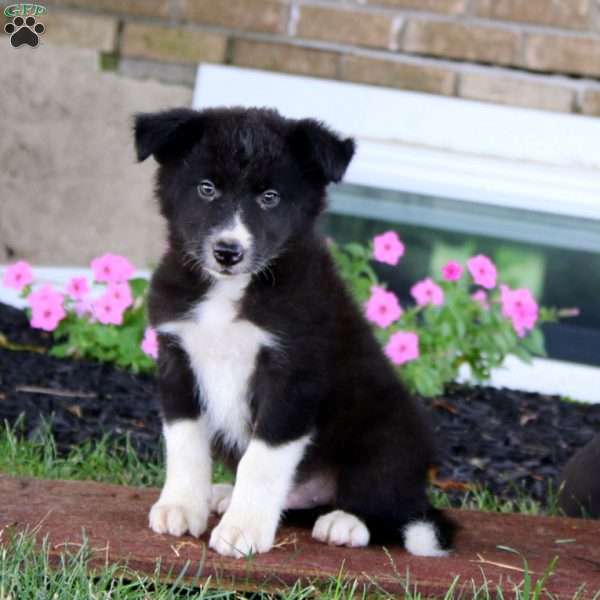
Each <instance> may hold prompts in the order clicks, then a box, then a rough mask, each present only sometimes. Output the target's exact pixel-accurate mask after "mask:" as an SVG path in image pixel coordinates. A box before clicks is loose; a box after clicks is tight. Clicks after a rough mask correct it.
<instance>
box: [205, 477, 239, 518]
mask: <svg viewBox="0 0 600 600" xmlns="http://www.w3.org/2000/svg"><path fill="white" fill-rule="evenodd" d="M232 494H233V486H232V485H231V484H230V483H215V484H214V485H213V486H212V493H211V496H210V512H214V513H217V514H218V515H222V514H223V513H224V512H225V511H226V510H227V509H228V508H229V504H230V503H231V495H232Z"/></svg>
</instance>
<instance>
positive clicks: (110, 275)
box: [91, 252, 135, 283]
mask: <svg viewBox="0 0 600 600" xmlns="http://www.w3.org/2000/svg"><path fill="white" fill-rule="evenodd" d="M91 267H92V271H93V272H94V279H95V280H96V281H104V282H106V283H121V282H123V281H127V280H128V279H131V278H132V277H133V273H134V271H135V268H134V266H133V265H132V264H131V263H130V262H129V261H128V260H127V259H126V258H125V257H124V256H119V255H118V254H110V253H109V252H107V253H106V254H103V255H102V256H98V257H97V258H94V260H92V262H91Z"/></svg>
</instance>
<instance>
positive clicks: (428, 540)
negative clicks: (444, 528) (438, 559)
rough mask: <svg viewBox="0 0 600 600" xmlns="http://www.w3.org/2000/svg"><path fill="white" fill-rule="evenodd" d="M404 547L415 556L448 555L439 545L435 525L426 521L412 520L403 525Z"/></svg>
mask: <svg viewBox="0 0 600 600" xmlns="http://www.w3.org/2000/svg"><path fill="white" fill-rule="evenodd" d="M403 534H404V547H405V548H406V550H407V551H408V552H410V553H411V554H414V555H415V556H448V552H447V551H446V550H444V549H442V548H441V547H440V543H439V541H438V539H437V535H436V530H435V526H434V525H433V523H429V522H428V521H413V522H412V523H409V524H408V525H406V527H404V531H403Z"/></svg>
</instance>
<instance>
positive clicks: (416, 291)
mask: <svg viewBox="0 0 600 600" xmlns="http://www.w3.org/2000/svg"><path fill="white" fill-rule="evenodd" d="M410 293H411V296H412V297H413V298H414V299H415V300H416V302H417V304H418V305H419V306H423V305H425V304H434V305H436V306H440V305H441V304H444V290H442V288H441V287H440V286H439V285H438V284H437V283H434V281H433V280H432V279H431V277H428V278H427V279H423V280H422V281H418V282H417V283H415V285H413V286H412V288H410Z"/></svg>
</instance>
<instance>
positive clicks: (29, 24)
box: [4, 17, 46, 48]
mask: <svg viewBox="0 0 600 600" xmlns="http://www.w3.org/2000/svg"><path fill="white" fill-rule="evenodd" d="M4 31H5V32H6V33H8V34H9V35H10V43H11V44H12V46H13V47H14V48H18V47H19V46H22V45H23V44H27V45H28V46H31V47H32V48H35V47H36V46H37V45H38V43H39V41H40V38H39V36H40V35H42V33H44V31H46V28H45V27H44V25H42V23H36V22H35V17H27V18H26V19H23V17H15V18H14V19H13V20H12V23H7V24H6V25H5V26H4Z"/></svg>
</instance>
